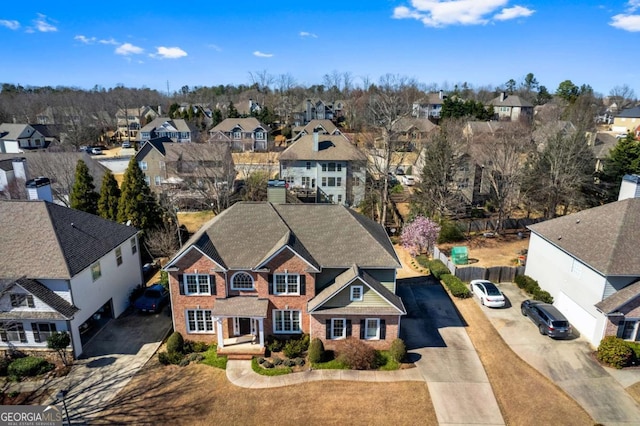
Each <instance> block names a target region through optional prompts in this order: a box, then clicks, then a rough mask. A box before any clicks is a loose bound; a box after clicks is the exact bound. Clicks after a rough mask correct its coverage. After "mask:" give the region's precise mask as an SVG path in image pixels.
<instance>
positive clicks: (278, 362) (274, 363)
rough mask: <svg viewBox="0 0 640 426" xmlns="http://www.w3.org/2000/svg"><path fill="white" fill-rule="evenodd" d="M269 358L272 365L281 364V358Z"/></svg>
mask: <svg viewBox="0 0 640 426" xmlns="http://www.w3.org/2000/svg"><path fill="white" fill-rule="evenodd" d="M271 360H272V361H273V365H280V364H282V358H280V357H277V356H274V357H273V358H271Z"/></svg>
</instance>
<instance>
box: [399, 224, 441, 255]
mask: <svg viewBox="0 0 640 426" xmlns="http://www.w3.org/2000/svg"><path fill="white" fill-rule="evenodd" d="M438 235H440V225H438V224H437V223H436V222H434V221H432V220H430V219H427V218H426V217H424V216H416V217H415V218H414V219H413V220H412V221H411V222H409V223H407V224H406V225H404V228H402V234H401V235H400V241H401V242H402V246H403V247H404V248H405V249H407V250H409V253H410V254H411V256H417V255H419V254H420V253H424V252H425V251H431V248H432V247H433V245H434V244H435V243H436V241H437V240H438Z"/></svg>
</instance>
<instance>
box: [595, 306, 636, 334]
mask: <svg viewBox="0 0 640 426" xmlns="http://www.w3.org/2000/svg"><path fill="white" fill-rule="evenodd" d="M620 312H622V313H623V314H624V316H615V317H608V318H607V324H606V327H605V331H604V335H605V336H617V335H618V325H619V324H620V323H621V322H622V321H624V319H625V318H638V317H640V297H639V298H637V299H635V300H633V301H632V302H631V303H629V304H627V305H625V306H623V307H622V309H620Z"/></svg>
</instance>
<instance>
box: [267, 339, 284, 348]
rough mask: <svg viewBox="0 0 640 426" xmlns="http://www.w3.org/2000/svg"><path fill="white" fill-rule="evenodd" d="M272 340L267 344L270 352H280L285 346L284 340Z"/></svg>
mask: <svg viewBox="0 0 640 426" xmlns="http://www.w3.org/2000/svg"><path fill="white" fill-rule="evenodd" d="M270 340H271V341H270V342H269V343H267V349H269V352H280V351H281V350H282V346H283V343H282V340H278V339H276V338H275V337H273V336H272V337H271V339H270Z"/></svg>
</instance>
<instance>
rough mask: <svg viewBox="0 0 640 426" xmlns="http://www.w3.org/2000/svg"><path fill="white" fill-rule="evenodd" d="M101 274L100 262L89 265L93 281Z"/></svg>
mask: <svg viewBox="0 0 640 426" xmlns="http://www.w3.org/2000/svg"><path fill="white" fill-rule="evenodd" d="M101 276H102V270H101V269H100V262H96V263H94V264H93V265H91V278H93V281H96V280H98V279H100V277H101Z"/></svg>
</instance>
